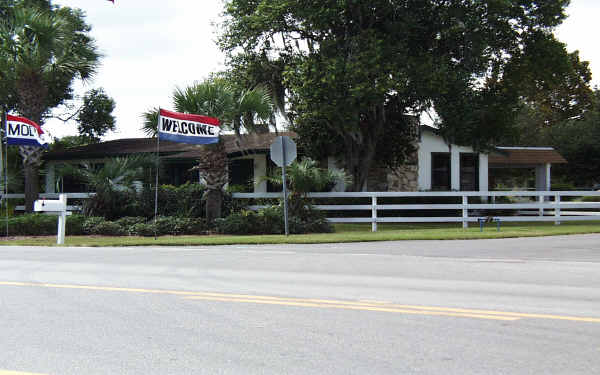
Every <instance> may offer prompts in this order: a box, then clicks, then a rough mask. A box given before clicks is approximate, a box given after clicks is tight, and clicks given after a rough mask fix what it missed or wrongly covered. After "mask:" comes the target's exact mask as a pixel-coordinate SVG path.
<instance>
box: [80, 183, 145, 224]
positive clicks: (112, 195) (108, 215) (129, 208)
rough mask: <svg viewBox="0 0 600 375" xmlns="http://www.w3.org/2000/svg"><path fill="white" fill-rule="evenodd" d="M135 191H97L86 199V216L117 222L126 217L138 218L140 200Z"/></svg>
mask: <svg viewBox="0 0 600 375" xmlns="http://www.w3.org/2000/svg"><path fill="white" fill-rule="evenodd" d="M138 198H139V197H138V195H137V193H136V192H134V191H101V190H98V191H96V194H95V195H94V196H92V197H90V198H89V199H86V200H85V201H84V204H83V213H84V214H85V215H86V216H102V217H104V218H105V219H107V220H115V219H118V218H121V217H124V216H137V215H138V214H137V212H139V201H140V200H139V199H138Z"/></svg>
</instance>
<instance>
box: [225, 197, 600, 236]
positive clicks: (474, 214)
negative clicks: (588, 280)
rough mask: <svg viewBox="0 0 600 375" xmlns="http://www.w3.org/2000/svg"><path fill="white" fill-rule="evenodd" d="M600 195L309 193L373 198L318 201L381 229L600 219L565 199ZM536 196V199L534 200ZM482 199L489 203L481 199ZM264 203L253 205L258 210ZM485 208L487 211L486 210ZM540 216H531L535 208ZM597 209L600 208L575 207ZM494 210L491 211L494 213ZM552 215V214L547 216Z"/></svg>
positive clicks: (587, 204)
mask: <svg viewBox="0 0 600 375" xmlns="http://www.w3.org/2000/svg"><path fill="white" fill-rule="evenodd" d="M282 196H283V195H282V193H234V194H233V198H234V199H274V198H282ZM588 196H596V197H600V192H595V191H489V192H479V191H461V192H347V193H309V194H308V197H309V198H370V200H371V204H317V205H315V206H314V208H315V209H317V210H324V211H328V212H332V211H348V210H352V211H360V210H364V211H370V212H371V216H370V217H328V218H327V220H329V221H330V222H333V223H371V226H372V230H373V231H374V232H375V231H377V223H434V222H446V223H453V222H454V223H462V225H463V227H464V228H467V227H468V225H469V223H470V222H481V221H483V220H488V221H489V220H492V221H496V222H519V221H520V222H523V221H554V222H555V224H560V222H561V221H579V220H600V202H565V201H564V200H563V199H562V198H564V197H588ZM442 197H456V198H457V200H458V198H461V199H460V202H459V203H451V204H447V203H444V204H412V203H411V204H379V203H378V201H377V200H378V198H442ZM475 197H479V198H480V199H479V201H480V202H476V203H475V202H472V203H469V198H475ZM498 197H518V198H521V199H529V200H530V201H525V202H515V203H495V202H496V198H498ZM531 200H533V201H531ZM481 201H483V202H486V203H481ZM261 207H265V206H262V205H250V206H249V208H250V209H253V210H257V209H259V208H261ZM385 210H396V211H402V210H416V211H420V210H457V211H458V212H459V213H461V214H460V215H459V216H427V217H424V216H393V217H390V216H385V217H380V216H378V213H379V212H380V211H385ZM483 210H485V211H487V213H486V214H485V215H483V214H482V211H483ZM494 210H502V211H507V210H514V213H515V215H511V216H506V215H505V216H497V215H494V214H493V213H494ZM524 210H535V211H534V212H533V214H534V215H536V216H527V214H528V213H529V214H531V213H532V212H531V211H529V212H528V211H524ZM574 210H597V211H574ZM490 213H491V215H490ZM547 215H550V216H547Z"/></svg>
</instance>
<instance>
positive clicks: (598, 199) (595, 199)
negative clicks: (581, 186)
mask: <svg viewBox="0 0 600 375" xmlns="http://www.w3.org/2000/svg"><path fill="white" fill-rule="evenodd" d="M581 201H582V202H600V196H586V197H581Z"/></svg>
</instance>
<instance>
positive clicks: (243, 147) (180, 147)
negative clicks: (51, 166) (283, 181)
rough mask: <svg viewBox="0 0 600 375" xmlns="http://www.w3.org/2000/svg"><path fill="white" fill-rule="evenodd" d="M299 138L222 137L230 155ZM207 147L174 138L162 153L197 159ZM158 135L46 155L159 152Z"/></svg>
mask: <svg viewBox="0 0 600 375" xmlns="http://www.w3.org/2000/svg"><path fill="white" fill-rule="evenodd" d="M280 135H283V136H289V137H292V138H296V137H297V135H296V133H293V132H284V133H262V134H242V135H241V136H239V137H237V136H236V135H235V134H225V135H223V136H222V138H223V141H224V143H225V150H226V152H227V154H228V155H231V156H235V155H236V154H243V153H246V152H266V151H267V150H269V147H270V145H271V143H273V141H274V140H275V138H276V137H277V136H280ZM205 147H206V146H202V145H191V144H186V143H176V142H170V141H161V142H160V154H161V157H162V158H166V159H196V158H198V156H199V155H201V154H202V153H203V152H204V150H205ZM155 152H156V138H125V139H115V140H112V141H106V142H101V143H96V144H90V145H86V146H79V147H73V148H70V149H67V150H61V151H51V152H48V153H46V154H44V159H45V160H78V159H79V160H84V159H101V158H106V157H115V156H125V155H130V154H137V153H155Z"/></svg>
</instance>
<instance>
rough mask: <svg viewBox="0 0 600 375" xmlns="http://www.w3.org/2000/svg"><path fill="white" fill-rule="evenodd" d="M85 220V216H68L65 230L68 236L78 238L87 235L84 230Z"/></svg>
mask: <svg viewBox="0 0 600 375" xmlns="http://www.w3.org/2000/svg"><path fill="white" fill-rule="evenodd" d="M85 220H86V217H85V216H83V215H71V216H67V225H66V228H65V231H66V235H71V236H77V235H82V234H85V232H84V230H83V223H84V222H85ZM57 229H58V228H57Z"/></svg>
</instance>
